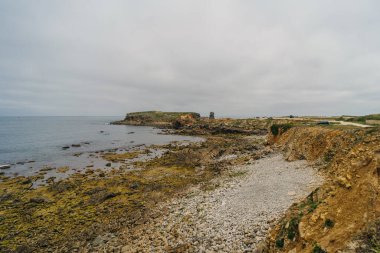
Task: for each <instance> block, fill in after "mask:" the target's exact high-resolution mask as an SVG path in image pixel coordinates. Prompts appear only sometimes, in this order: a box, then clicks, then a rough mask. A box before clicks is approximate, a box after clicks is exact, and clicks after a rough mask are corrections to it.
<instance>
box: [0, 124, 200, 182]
mask: <svg viewBox="0 0 380 253" xmlns="http://www.w3.org/2000/svg"><path fill="white" fill-rule="evenodd" d="M119 119H120V118H117V117H0V165H1V164H12V167H11V168H10V169H8V170H3V172H5V173H6V174H14V173H17V174H19V175H31V174H33V173H34V172H36V171H37V170H38V169H40V168H41V167H43V166H52V167H59V166H71V167H77V168H81V167H84V166H86V165H88V162H89V160H91V159H90V155H89V154H90V153H91V152H95V151H101V150H109V149H117V148H124V149H130V148H133V147H135V146H138V145H142V144H145V145H150V144H166V143H170V142H172V141H185V140H188V141H197V140H200V139H199V138H196V137H187V136H176V135H163V134H159V133H160V130H158V129H154V128H152V127H137V126H120V125H110V124H109V122H112V121H115V120H119ZM72 144H79V145H80V147H72V146H71V145H72ZM64 146H69V147H70V148H68V149H66V150H64V149H62V147H64ZM74 154H81V155H79V156H78V157H76V156H74ZM30 161H33V162H30ZM96 162H97V163H99V162H100V161H97V160H95V166H96V165H99V166H102V165H103V164H96ZM92 163H94V161H92Z"/></svg>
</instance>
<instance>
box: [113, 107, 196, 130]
mask: <svg viewBox="0 0 380 253" xmlns="http://www.w3.org/2000/svg"><path fill="white" fill-rule="evenodd" d="M199 119H200V114H199V113H195V112H161V111H146V112H133V113H128V114H127V115H126V116H125V118H124V120H122V121H117V122H113V124H122V125H136V126H156V127H173V126H176V127H177V128H180V127H181V126H184V125H187V124H190V123H193V122H196V121H197V120H199Z"/></svg>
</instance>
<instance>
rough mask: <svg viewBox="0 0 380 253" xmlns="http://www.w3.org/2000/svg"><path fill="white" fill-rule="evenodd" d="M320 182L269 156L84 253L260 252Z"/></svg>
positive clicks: (301, 167)
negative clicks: (271, 232)
mask: <svg viewBox="0 0 380 253" xmlns="http://www.w3.org/2000/svg"><path fill="white" fill-rule="evenodd" d="M322 181H323V179H322V177H321V176H319V175H318V173H317V172H316V170H315V169H313V168H311V167H309V165H308V164H307V163H306V162H304V161H297V162H287V161H285V159H284V158H283V157H282V155H281V154H278V153H273V154H268V155H267V156H266V157H264V158H262V159H260V160H257V161H255V162H253V164H251V165H243V166H241V165H240V166H237V167H234V168H231V169H230V172H229V174H228V175H227V176H225V177H221V178H216V179H214V180H212V181H211V182H210V183H209V187H210V189H208V190H206V191H205V190H202V189H200V188H199V187H193V188H191V189H189V190H188V192H187V193H186V194H185V195H184V196H182V197H179V198H175V199H174V200H171V201H169V202H168V203H163V204H161V205H160V206H159V207H158V211H157V213H155V214H153V215H152V216H151V217H149V219H148V221H147V223H145V224H142V225H139V226H137V227H135V228H133V229H132V230H125V231H123V232H121V233H119V234H118V235H117V236H115V237H113V239H110V240H107V239H106V240H104V238H105V237H99V238H98V240H96V241H95V242H93V243H92V244H90V245H89V247H90V249H88V252H125V253H127V252H263V251H264V248H265V247H266V246H265V245H266V244H265V238H266V236H267V233H268V231H269V229H270V228H271V227H272V226H273V225H274V224H275V222H276V221H277V220H278V219H279V217H281V215H283V214H284V212H285V211H286V210H287V209H288V208H289V207H290V206H291V205H292V203H294V202H295V201H296V200H300V199H303V198H304V197H306V196H307V195H308V194H309V193H310V192H311V191H313V190H314V189H315V187H317V186H319V185H320V184H321V183H322ZM108 236H109V235H108ZM102 239H103V240H102Z"/></svg>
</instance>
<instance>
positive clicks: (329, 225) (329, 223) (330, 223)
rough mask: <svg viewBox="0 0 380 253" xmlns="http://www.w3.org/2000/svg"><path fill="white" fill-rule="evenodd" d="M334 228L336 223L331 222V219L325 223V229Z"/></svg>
mask: <svg viewBox="0 0 380 253" xmlns="http://www.w3.org/2000/svg"><path fill="white" fill-rule="evenodd" d="M332 227H334V221H333V220H330V219H327V220H326V221H325V228H332Z"/></svg>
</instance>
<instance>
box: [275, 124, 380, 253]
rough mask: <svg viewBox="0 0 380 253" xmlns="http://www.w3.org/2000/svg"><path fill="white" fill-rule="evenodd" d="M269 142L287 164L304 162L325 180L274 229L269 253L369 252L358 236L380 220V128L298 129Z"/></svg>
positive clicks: (368, 247)
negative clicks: (317, 171) (313, 167)
mask: <svg viewBox="0 0 380 253" xmlns="http://www.w3.org/2000/svg"><path fill="white" fill-rule="evenodd" d="M270 139H271V140H272V141H273V142H274V143H275V144H274V145H275V146H277V147H279V148H280V149H282V150H283V151H284V152H285V155H286V158H287V159H288V160H297V159H306V160H308V161H309V162H311V163H314V164H315V165H317V166H319V167H320V171H321V173H323V174H324V176H325V177H326V182H325V184H324V185H323V186H322V187H320V188H319V189H316V190H315V191H314V192H313V193H312V194H310V196H309V197H308V198H307V199H305V200H304V201H302V202H301V203H298V204H295V205H293V206H292V208H291V209H290V210H289V211H288V213H287V214H286V215H285V217H284V218H283V220H282V221H281V222H280V223H279V224H278V225H277V226H276V227H275V229H273V231H272V232H271V234H270V236H269V239H268V241H269V245H270V247H269V249H270V252H288V251H290V252H293V253H294V252H339V251H342V252H343V251H344V252H361V251H363V252H364V251H366V250H368V251H367V252H370V250H371V249H370V248H371V247H374V246H373V245H365V243H364V242H361V241H360V240H358V239H357V238H358V236H359V235H360V234H361V233H362V232H363V231H364V230H365V229H366V228H367V227H368V226H370V225H371V224H373V223H375V222H376V221H378V220H379V218H380V216H379V214H380V201H379V193H380V186H379V178H380V132H379V130H376V129H371V130H353V129H350V130H337V129H333V128H324V127H294V128H291V129H289V130H288V131H286V132H285V133H283V134H280V135H279V136H272V137H271V138H270ZM378 232H379V231H374V233H378ZM375 237H376V235H375Z"/></svg>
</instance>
